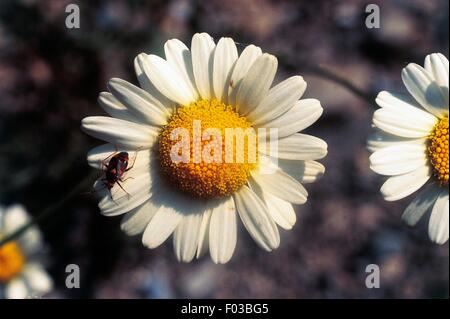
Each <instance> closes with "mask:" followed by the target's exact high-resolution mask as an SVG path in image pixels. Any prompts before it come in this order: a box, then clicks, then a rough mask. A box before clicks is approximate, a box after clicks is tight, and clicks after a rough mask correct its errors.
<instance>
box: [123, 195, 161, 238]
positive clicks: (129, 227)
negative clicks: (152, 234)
mask: <svg viewBox="0 0 450 319" xmlns="http://www.w3.org/2000/svg"><path fill="white" fill-rule="evenodd" d="M158 209H159V206H158V205H155V203H154V202H153V201H152V200H151V199H150V200H148V201H146V202H145V203H144V204H142V205H141V206H138V207H136V208H134V209H132V210H130V211H129V212H128V213H127V214H125V216H124V217H123V218H122V220H121V222H120V228H121V229H122V230H123V231H124V232H125V233H126V234H127V235H128V236H134V235H137V234H140V233H142V232H143V231H144V230H145V228H146V227H147V225H148V223H149V222H150V220H151V219H152V217H153V216H155V214H156V212H157V211H158Z"/></svg>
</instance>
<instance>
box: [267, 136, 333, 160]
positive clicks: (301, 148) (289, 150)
mask: <svg viewBox="0 0 450 319" xmlns="http://www.w3.org/2000/svg"><path fill="white" fill-rule="evenodd" d="M261 152H262V153H263V154H266V150H261ZM327 152H328V151H327V143H325V142H324V141H323V140H321V139H320V138H317V137H314V136H311V135H306V134H301V133H296V134H293V135H290V136H288V137H285V138H282V139H280V140H278V152H277V154H270V155H273V156H275V157H277V158H282V159H289V160H316V159H321V158H323V157H325V155H327ZM267 153H268V152H267ZM266 155H269V154H266Z"/></svg>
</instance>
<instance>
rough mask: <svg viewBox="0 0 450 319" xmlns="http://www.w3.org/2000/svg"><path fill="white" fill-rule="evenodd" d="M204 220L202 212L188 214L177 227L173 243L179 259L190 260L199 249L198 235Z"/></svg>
mask: <svg viewBox="0 0 450 319" xmlns="http://www.w3.org/2000/svg"><path fill="white" fill-rule="evenodd" d="M202 220H203V212H202V213H194V214H187V215H185V216H183V219H182V221H181V222H180V224H179V225H178V227H177V228H176V229H175V232H174V234H173V245H174V248H175V255H176V256H177V259H178V260H179V261H182V262H190V261H191V260H192V259H193V258H194V256H195V252H196V251H197V247H198V236H199V233H200V228H201V224H202Z"/></svg>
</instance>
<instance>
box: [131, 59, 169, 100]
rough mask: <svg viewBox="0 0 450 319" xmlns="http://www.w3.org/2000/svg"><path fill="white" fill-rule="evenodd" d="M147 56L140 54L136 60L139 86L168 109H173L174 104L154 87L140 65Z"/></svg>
mask: <svg viewBox="0 0 450 319" xmlns="http://www.w3.org/2000/svg"><path fill="white" fill-rule="evenodd" d="M146 58H147V55H146V54H145V53H141V54H139V55H138V56H137V57H136V58H135V59H134V70H135V72H136V76H137V79H138V81H139V85H140V86H141V88H143V89H144V90H146V91H147V92H148V93H150V94H151V95H152V96H153V97H155V99H157V100H158V101H159V102H161V104H162V105H164V106H165V107H166V108H167V109H173V107H174V102H173V101H171V100H169V99H168V98H167V96H165V95H164V94H162V93H161V92H159V91H158V89H157V88H156V87H155V86H154V85H153V83H152V82H151V81H150V79H149V78H148V77H147V75H146V74H145V72H144V70H143V69H142V67H141V65H140V64H139V61H140V60H141V59H146Z"/></svg>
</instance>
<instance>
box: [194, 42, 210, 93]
mask: <svg viewBox="0 0 450 319" xmlns="http://www.w3.org/2000/svg"><path fill="white" fill-rule="evenodd" d="M214 48H215V44H214V41H213V39H212V38H211V36H210V35H209V34H207V33H196V34H194V36H193V37H192V43H191V52H192V68H193V71H194V77H195V83H196V85H197V89H198V92H199V94H200V96H201V97H202V98H203V99H211V98H212V97H213V88H212V86H213V79H212V74H213V63H212V62H213V53H214Z"/></svg>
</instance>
